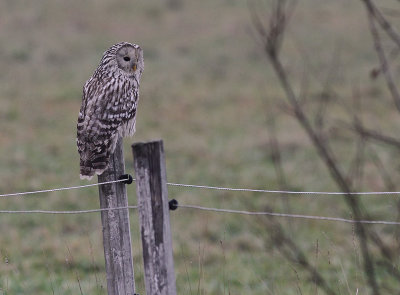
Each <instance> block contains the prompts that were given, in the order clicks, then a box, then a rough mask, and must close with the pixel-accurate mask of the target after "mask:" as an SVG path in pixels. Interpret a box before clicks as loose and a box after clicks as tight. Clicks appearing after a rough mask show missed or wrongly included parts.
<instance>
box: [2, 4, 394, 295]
mask: <svg viewBox="0 0 400 295" xmlns="http://www.w3.org/2000/svg"><path fill="white" fill-rule="evenodd" d="M176 2H179V1H176ZM256 5H257V9H256V11H257V13H258V16H259V17H260V19H261V20H262V22H263V24H264V25H265V27H266V28H268V25H269V23H268V19H269V17H270V16H271V15H272V14H273V10H272V7H273V6H272V1H264V2H263V1H260V2H257V4H256ZM378 7H379V9H381V11H382V12H383V13H384V15H385V17H387V19H388V20H389V21H390V22H391V23H392V24H393V25H394V27H398V26H397V24H398V22H399V15H400V10H399V9H400V8H399V6H398V3H396V2H395V1H392V0H381V1H379V6H378ZM378 29H379V27H378ZM379 32H380V33H381V35H380V36H381V39H382V46H383V48H384V50H386V52H387V54H388V55H389V53H390V52H392V54H391V55H389V56H390V58H389V61H390V64H391V65H392V67H391V70H392V73H393V75H394V79H395V81H397V80H396V77H397V73H398V68H397V65H398V63H397V60H396V57H397V53H393V50H394V49H395V48H396V46H395V45H394V44H393V42H392V40H390V38H388V37H387V36H386V35H385V34H383V33H382V31H381V29H379ZM122 40H127V41H132V42H136V43H138V44H140V45H141V46H142V48H143V49H144V53H145V73H144V75H143V81H142V85H141V87H142V88H141V101H140V104H139V113H138V122H137V134H136V135H135V137H134V138H133V140H134V141H143V140H151V139H155V138H162V139H163V140H164V145H165V149H166V153H167V175H168V180H169V181H171V182H182V183H195V184H207V185H217V186H234V187H252V188H273V189H275V188H279V187H282V186H284V187H286V188H290V189H298V190H319V191H330V190H339V189H340V188H338V186H337V185H336V182H335V181H334V180H333V179H332V178H331V177H330V174H329V170H328V169H326V167H325V165H324V162H323V161H321V160H320V158H319V157H318V155H317V153H316V151H315V148H314V147H313V144H312V142H311V141H310V140H309V139H308V137H307V135H306V133H305V132H304V131H303V129H302V128H301V126H300V125H299V124H298V122H297V121H296V119H295V117H294V116H293V115H292V114H293V109H292V108H291V107H288V106H287V105H286V104H285V97H286V96H285V92H284V91H282V87H281V84H280V82H279V79H277V78H276V75H275V73H274V71H273V69H274V67H273V65H271V63H269V61H268V57H267V56H266V55H265V53H264V47H263V40H262V39H261V38H259V32H258V31H257V29H256V28H255V27H254V23H253V22H252V17H251V13H250V12H249V8H248V6H247V4H246V1H241V0H237V1H235V0H229V1H228V0H219V1H211V0H204V1H194V0H191V1H181V5H178V7H176V8H173V9H171V8H168V7H167V5H166V4H165V3H164V2H163V1H155V0H151V1H114V2H110V1H105V0H99V1H94V0H91V1H50V0H42V1H22V0H14V1H8V0H7V1H6V0H4V1H1V2H0V68H1V69H2V70H1V71H0V124H1V131H0V135H1V136H0V146H1V151H2V153H1V154H0V167H1V168H0V181H1V184H0V193H7V192H14V191H25V190H35V189H41V188H51V187H60V186H69V185H76V184H79V183H80V182H79V173H78V154H77V152H76V147H75V122H76V119H77V113H78V110H79V106H80V96H81V87H82V85H83V83H84V81H85V80H86V79H87V78H88V77H89V76H90V75H91V74H92V71H93V70H94V69H95V67H96V66H97V63H98V62H99V59H100V57H101V54H102V52H103V51H104V50H105V49H106V48H108V47H109V46H110V45H111V44H113V43H116V42H119V41H122ZM279 56H280V58H281V62H282V65H283V67H284V69H285V71H286V73H287V75H288V77H289V79H290V83H291V86H292V87H293V89H294V91H295V93H296V95H298V96H299V97H300V99H301V102H302V105H303V106H305V107H306V113H307V115H309V116H310V118H312V120H314V119H315V120H314V121H312V125H313V126H319V128H320V129H318V130H319V131H320V132H321V134H327V135H329V144H330V145H331V149H332V151H333V152H334V154H335V155H336V156H337V158H338V159H339V160H340V161H339V162H338V168H339V169H340V171H343V172H344V174H345V175H346V176H349V177H350V178H351V179H353V180H355V181H354V184H355V185H354V187H355V188H357V189H359V190H364V191H368V190H385V189H388V188H390V189H391V190H399V187H398V186H397V185H396V180H397V178H398V175H399V173H398V171H399V165H400V161H399V157H398V149H397V148H395V147H393V146H390V145H389V146H388V145H385V144H381V143H379V142H376V143H375V142H374V141H373V140H370V139H368V140H367V139H365V140H363V141H360V140H359V138H360V136H359V135H357V133H355V132H354V130H353V129H352V128H350V127H349V126H353V125H352V124H353V119H354V114H359V115H360V119H362V122H363V123H364V124H365V126H366V127H369V128H372V129H373V130H375V131H377V132H378V133H379V134H380V133H384V134H389V135H391V136H393V137H397V138H398V134H399V133H398V128H397V127H398V126H399V123H400V117H399V112H398V110H397V109H396V108H395V104H394V103H393V99H392V96H391V93H390V92H389V90H388V88H387V85H386V81H385V79H384V75H382V73H381V72H380V70H379V69H380V68H379V65H380V61H379V59H378V56H377V54H376V52H375V50H374V44H373V41H372V37H371V34H370V26H369V24H368V17H367V12H366V9H365V5H364V1H360V0H354V1H347V0H337V1H316V0H300V1H298V3H297V5H296V8H295V10H294V13H293V14H292V16H291V19H290V22H289V25H288V27H287V28H286V31H285V36H284V39H283V43H282V48H281V51H280V54H279ZM371 71H372V73H373V74H374V75H373V76H374V77H373V78H371ZM324 98H328V99H327V101H329V102H328V103H326V100H324ZM321 114H322V115H321ZM321 118H322V119H323V120H322V121H323V122H324V124H323V125H321V124H319V123H320V122H321ZM271 122H273V123H271ZM272 131H273V132H272ZM271 134H272V135H273V134H275V136H271ZM271 142H272V143H274V142H277V143H278V145H279V155H280V157H279V159H280V162H279V163H280V164H279V165H280V166H281V169H282V171H283V173H284V179H285V181H282V177H277V175H276V167H277V161H276V154H275V157H271V150H272V151H273V150H274V149H272V148H273V145H271ZM125 143H126V160H127V162H128V163H129V162H131V161H132V158H131V154H130V149H129V144H130V143H131V140H129V139H128V140H126V141H125ZM360 146H365V149H364V150H363V151H362V153H361V152H360ZM361 154H362V159H361V156H360V155H361ZM273 155H274V154H273ZM357 161H358V162H357ZM354 163H356V165H355V164H354ZM360 163H362V165H361V164H360ZM279 165H278V166H279ZM354 167H356V168H357V169H358V170H357V169H356V170H355V171H353V170H354V169H355V168H354ZM359 167H363V168H362V169H361V170H362V173H361V172H360V169H359ZM128 168H129V171H130V172H131V173H133V171H132V170H133V169H132V165H128ZM382 171H384V172H382ZM278 175H279V174H278ZM81 183H82V184H83V183H85V182H81ZM134 191H135V188H134V185H131V186H130V187H129V188H128V193H129V198H130V204H135V203H136V197H135V193H134ZM169 194H170V196H171V197H174V198H176V199H178V200H179V201H180V202H181V203H182V204H195V205H202V206H212V207H220V208H231V209H240V210H268V209H272V210H274V211H276V212H284V213H287V212H291V213H296V214H308V215H323V216H335V217H344V218H352V217H353V213H352V212H351V210H350V209H349V207H348V206H347V205H346V203H345V202H344V201H343V199H342V197H310V196H300V197H288V198H284V197H281V196H275V195H266V194H257V193H254V194H252V193H232V192H229V193H228V192H216V191H206V190H188V189H183V188H170V190H169ZM362 198H363V205H362V206H361V208H362V212H363V213H365V212H368V213H369V214H370V215H371V218H373V219H385V220H397V218H398V215H399V211H398V207H397V204H398V197H397V196H391V197H382V196H380V197H377V196H368V197H362ZM97 207H98V196H97V190H96V189H95V188H93V189H85V190H78V191H67V192H58V193H51V194H45V195H39V196H30V197H22V198H13V199H1V200H0V209H4V210H13V209H15V210H18V209H51V210H73V209H85V208H97ZM131 220H132V235H133V246H134V255H135V271H136V277H137V278H136V281H137V286H138V290H137V291H138V293H139V294H144V285H143V280H142V269H141V260H140V259H141V258H140V255H141V249H140V239H139V233H138V231H137V221H138V216H137V215H136V213H135V212H134V211H133V212H132V214H131ZM370 227H371V228H373V229H374V230H375V231H376V232H378V233H379V236H380V238H381V239H382V240H383V241H384V243H385V244H386V245H387V246H388V248H389V250H390V251H391V252H392V253H396V251H397V252H398V249H399V248H400V243H399V239H398V237H399V236H398V233H399V230H398V228H397V227H395V226H370ZM172 230H173V235H174V237H173V238H174V240H173V242H174V254H175V266H176V273H177V287H178V293H179V294H241V293H242V294H243V293H245V294H322V293H324V292H326V293H329V292H330V291H327V290H331V292H332V293H329V294H357V290H358V294H368V292H370V290H371V285H370V281H368V280H367V276H365V274H364V266H363V265H364V264H363V251H362V249H361V248H360V246H359V243H358V235H357V234H356V229H355V227H354V226H351V225H349V224H341V223H332V222H322V221H304V220H302V221H299V220H288V219H273V220H271V219H265V218H259V217H250V216H238V215H228V214H217V213H205V212H198V211H190V210H183V209H179V210H177V211H175V212H173V213H172ZM288 241H294V242H295V243H296V248H293V247H291V246H290V245H291V244H290V242H288ZM288 245H289V246H288ZM369 250H370V255H371V257H372V260H373V261H374V266H375V278H376V281H377V284H378V285H379V288H380V294H393V293H392V291H393V290H398V286H399V281H398V277H396V275H393V274H396V273H397V269H398V267H399V261H398V255H397V256H396V255H394V256H393V259H392V260H391V261H390V267H392V269H390V268H388V267H387V264H388V261H387V259H386V260H385V258H384V257H383V258H382V255H381V251H380V249H379V247H376V246H374V245H371V247H370V249H369ZM102 251H103V250H102V246H101V225H100V216H99V215H98V214H89V215H74V216H63V215H62V216H61V215H57V216H52V215H5V214H2V215H0V294H106V289H105V283H106V281H105V274H104V261H103V253H102ZM301 255H304V257H306V258H307V261H308V263H309V266H311V267H312V269H314V270H315V271H316V272H317V273H318V274H320V275H321V276H322V277H323V278H324V281H325V283H326V286H328V287H321V286H322V285H321V284H320V283H319V281H318V279H317V276H315V275H314V276H313V275H312V273H311V272H310V269H311V268H307V267H305V264H304V261H303V260H302V259H299V258H301V257H302V256H301ZM310 274H311V275H310ZM375 294H377V293H375Z"/></svg>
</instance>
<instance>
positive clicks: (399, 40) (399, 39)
mask: <svg viewBox="0 0 400 295" xmlns="http://www.w3.org/2000/svg"><path fill="white" fill-rule="evenodd" d="M361 1H362V2H364V4H365V7H366V8H367V11H368V14H369V15H371V16H372V17H373V18H374V19H375V20H376V21H377V22H378V23H379V25H380V27H381V28H382V29H383V30H384V31H385V32H386V34H387V35H388V36H389V37H390V38H391V39H392V40H393V42H394V43H396V45H397V46H398V47H399V48H400V35H399V34H398V33H397V32H396V31H395V29H394V28H393V26H392V25H391V23H390V22H389V21H387V19H386V18H385V16H384V15H383V14H382V13H381V12H380V10H379V9H378V8H377V7H376V6H375V4H374V3H373V1H371V0H361Z"/></svg>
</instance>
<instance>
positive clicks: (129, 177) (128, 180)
mask: <svg viewBox="0 0 400 295" xmlns="http://www.w3.org/2000/svg"><path fill="white" fill-rule="evenodd" d="M122 179H125V181H121V182H122V183H125V184H131V183H132V182H133V177H132V175H130V174H122V175H121V176H120V177H118V180H122Z"/></svg>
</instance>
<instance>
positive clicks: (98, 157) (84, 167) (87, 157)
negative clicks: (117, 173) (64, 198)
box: [80, 149, 110, 180]
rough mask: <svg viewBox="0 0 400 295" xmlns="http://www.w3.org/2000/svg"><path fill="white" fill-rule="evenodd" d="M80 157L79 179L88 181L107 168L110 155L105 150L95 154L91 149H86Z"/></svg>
mask: <svg viewBox="0 0 400 295" xmlns="http://www.w3.org/2000/svg"><path fill="white" fill-rule="evenodd" d="M80 156H81V159H80V177H81V179H88V180H90V179H92V177H93V176H94V175H95V174H97V175H100V174H102V173H103V172H104V170H106V169H107V167H108V163H109V157H110V154H109V152H108V151H107V150H105V151H104V150H102V151H98V152H96V151H94V150H93V149H86V150H84V151H82V152H81V154H80Z"/></svg>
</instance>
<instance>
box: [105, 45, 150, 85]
mask: <svg viewBox="0 0 400 295" xmlns="http://www.w3.org/2000/svg"><path fill="white" fill-rule="evenodd" d="M101 65H104V66H105V67H106V68H108V69H107V70H110V67H111V68H116V69H117V70H119V71H120V72H121V73H123V74H124V75H127V76H128V77H130V78H135V79H137V80H139V79H140V76H141V75H142V72H143V68H144V63H143V50H142V48H140V46H139V45H136V44H131V43H128V42H121V43H118V44H115V45H113V46H111V47H110V48H109V49H108V50H107V51H106V52H104V55H103V58H102V60H101Z"/></svg>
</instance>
